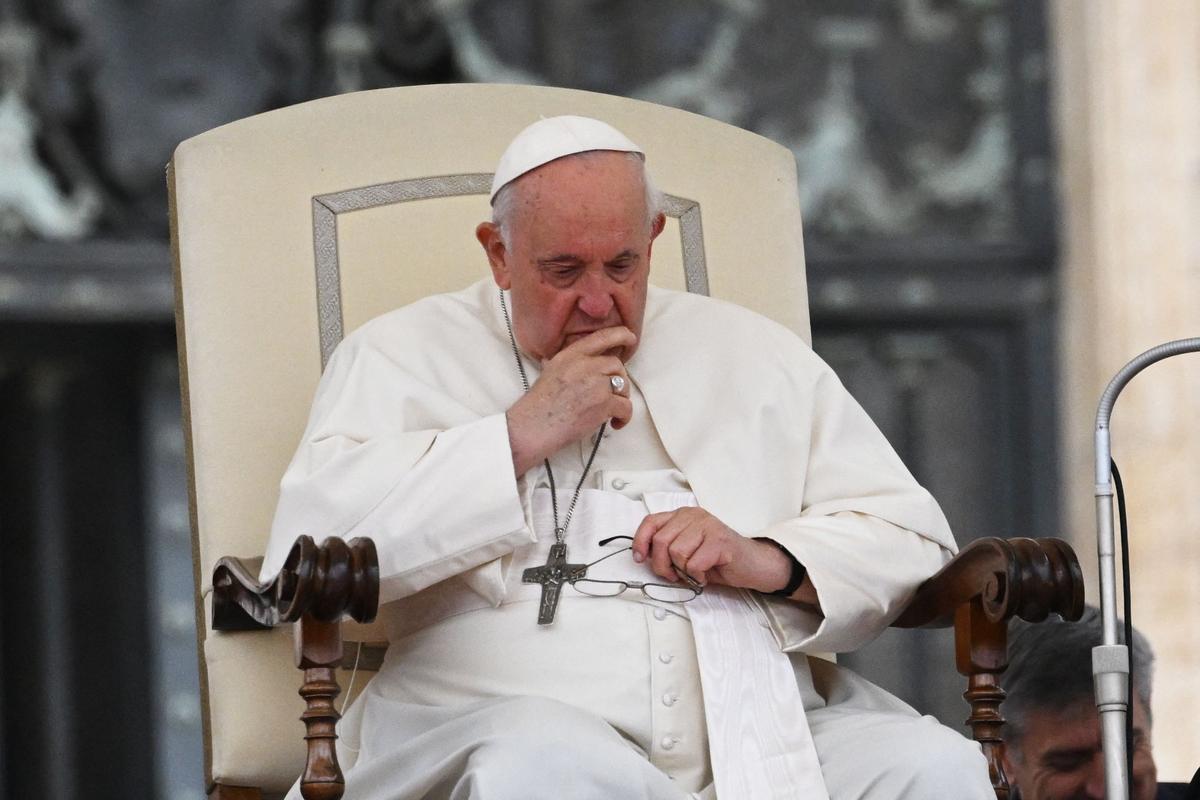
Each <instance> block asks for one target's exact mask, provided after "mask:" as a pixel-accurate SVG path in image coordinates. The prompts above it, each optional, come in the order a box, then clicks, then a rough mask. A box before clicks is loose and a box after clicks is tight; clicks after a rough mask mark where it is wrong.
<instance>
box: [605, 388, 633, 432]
mask: <svg viewBox="0 0 1200 800" xmlns="http://www.w3.org/2000/svg"><path fill="white" fill-rule="evenodd" d="M610 410H611V412H612V413H611V414H609V419H610V420H611V422H610V423H609V424H610V425H612V429H613V430H614V431H619V430H621V428H624V427H625V426H626V425H628V424H629V420H631V419H633V401H632V400H630V399H629V398H628V397H622V396H621V395H616V394H615V395H613V399H612V403H611V404H610Z"/></svg>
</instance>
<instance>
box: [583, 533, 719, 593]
mask: <svg viewBox="0 0 1200 800" xmlns="http://www.w3.org/2000/svg"><path fill="white" fill-rule="evenodd" d="M617 539H628V540H629V541H631V542H632V541H633V537H632V536H610V537H609V538H607V539H601V540H600V546H601V547H603V546H604V545H606V544H609V543H610V542H615V541H616V540H617ZM632 549H633V547H632V546H630V547H623V548H621V549H620V550H614V551H613V552H611V553H609V554H608V555H606V556H602V557H600V558H598V559H596V560H595V561H593V562H592V563H591V564H588V565H587V567H593V566H595V565H596V564H599V563H600V562H601V561H603V560H604V559H606V558H612V557H613V556H616V555H620V554H621V553H624V552H625V551H626V550H632ZM671 567H672V568H673V569H674V570H675V574H676V575H678V576H679V580H681V581H683V583H682V584H678V583H643V582H642V581H601V580H595V579H594V578H579V579H577V580H573V581H570V584H571V586H573V587H575V591H577V592H579V593H580V594H586V595H588V596H590V597H616V596H617V595H619V594H621V593H622V592H624V591H625V590H626V589H639V590H641V592H642V594H644V595H646V597H649V598H650V599H651V600H658V601H659V602H662V603H686V602H687V601H689V600H695V599H696V597H697V596H698V595H699V594H700V593H701V592H703V591H704V587H703V586H701V585H700V584H699V583H698V582H697V581H696V579H695V578H693V577H692V576H691V575H688V574H687V573H686V572H684V571H683V570H681V569H680V568H679V567H677V566H675V565H674V564H672V565H671ZM585 569H586V567H585ZM584 574H586V572H585V573H584Z"/></svg>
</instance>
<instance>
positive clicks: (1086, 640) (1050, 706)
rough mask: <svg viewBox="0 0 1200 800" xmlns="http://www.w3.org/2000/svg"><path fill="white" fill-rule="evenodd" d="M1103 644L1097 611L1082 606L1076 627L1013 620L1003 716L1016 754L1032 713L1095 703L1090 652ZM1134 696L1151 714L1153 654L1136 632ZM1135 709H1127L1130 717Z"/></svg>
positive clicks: (1056, 621) (1006, 735)
mask: <svg viewBox="0 0 1200 800" xmlns="http://www.w3.org/2000/svg"><path fill="white" fill-rule="evenodd" d="M1102 643H1103V628H1102V621H1101V617H1100V610H1099V609H1098V608H1096V607H1095V606H1086V607H1084V610H1083V616H1082V617H1081V618H1080V620H1079V621H1078V622H1067V621H1065V620H1063V619H1060V618H1058V617H1054V618H1051V619H1047V620H1046V621H1045V622H1039V623H1036V624H1031V623H1028V622H1025V621H1023V620H1019V619H1014V620H1013V621H1012V624H1011V625H1010V626H1009V639H1008V661H1009V665H1008V670H1007V671H1006V672H1005V673H1004V678H1003V681H1002V683H1003V686H1004V690H1005V691H1006V692H1007V694H1008V696H1007V697H1006V698H1005V700H1004V705H1003V707H1002V711H1003V713H1004V716H1005V717H1006V718H1007V721H1008V724H1007V725H1006V726H1005V730H1004V738H1005V741H1006V742H1008V744H1009V745H1010V746H1012V747H1016V748H1017V751H1018V753H1019V752H1020V742H1021V739H1022V737H1023V736H1024V735H1025V731H1026V727H1025V726H1026V720H1027V719H1028V716H1029V714H1030V713H1031V712H1035V711H1051V712H1062V711H1065V710H1067V709H1069V708H1072V707H1074V706H1077V705H1078V704H1079V703H1081V702H1086V703H1089V704H1091V703H1094V702H1095V700H1094V694H1093V688H1092V687H1093V679H1092V648H1093V647H1095V646H1096V645H1099V644H1102ZM1130 651H1131V656H1130V658H1131V660H1132V664H1133V681H1134V687H1133V688H1134V692H1135V694H1136V695H1137V697H1138V699H1139V700H1141V702H1142V704H1143V705H1144V706H1145V708H1146V714H1147V719H1149V713H1150V686H1151V681H1152V678H1153V671H1154V651H1153V650H1151V649H1150V642H1148V641H1147V640H1146V637H1145V636H1143V635H1142V634H1141V633H1140V632H1139V631H1138V630H1137V629H1136V628H1135V629H1134V631H1133V646H1132V647H1131V648H1130ZM1132 711H1133V709H1130V713H1132Z"/></svg>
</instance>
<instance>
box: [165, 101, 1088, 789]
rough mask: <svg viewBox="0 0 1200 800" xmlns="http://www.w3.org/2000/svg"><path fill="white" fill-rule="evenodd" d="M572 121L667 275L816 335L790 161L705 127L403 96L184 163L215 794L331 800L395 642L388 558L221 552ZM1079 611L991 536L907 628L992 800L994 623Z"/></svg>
mask: <svg viewBox="0 0 1200 800" xmlns="http://www.w3.org/2000/svg"><path fill="white" fill-rule="evenodd" d="M562 113H580V114H586V115H590V116H595V117H599V118H602V119H605V120H607V121H609V122H611V123H613V124H615V125H616V126H617V127H619V128H621V129H622V130H623V131H625V132H626V133H627V134H629V135H630V137H631V138H633V139H634V140H635V141H637V142H639V144H641V145H642V146H643V147H645V148H646V150H647V152H648V156H649V163H650V164H651V166H652V169H653V171H654V175H655V179H656V181H657V182H658V184H659V186H660V187H661V188H662V189H663V190H664V191H665V192H666V193H667V194H668V215H669V222H668V228H667V231H666V232H665V233H664V235H663V236H662V237H660V239H659V240H658V242H657V243H656V245H655V250H654V258H655V260H654V270H653V273H652V281H653V282H654V283H656V284H658V285H661V286H666V287H668V288H677V289H687V290H690V291H697V292H705V293H710V294H712V295H714V296H718V297H722V298H724V299H727V300H730V301H733V302H735V303H739V304H741V305H744V306H747V307H750V308H753V309H755V310H757V311H759V312H760V313H763V314H765V315H766V316H769V317H772V318H774V319H775V320H777V321H778V322H780V323H782V324H784V325H787V326H789V327H790V328H792V329H793V330H795V331H796V332H797V333H799V334H800V335H802V336H804V337H805V338H806V339H807V338H808V312H807V295H806V290H805V282H804V258H803V244H802V238H801V226H800V209H799V202H798V192H797V187H796V174H795V163H794V160H793V158H792V155H791V153H790V152H789V151H787V150H785V149H784V148H782V147H780V146H778V145H776V144H774V143H772V142H770V141H768V140H766V139H763V138H762V137H759V136H756V135H754V134H751V133H748V132H746V131H742V130H739V129H736V128H733V127H731V126H728V125H724V124H722V123H718V122H715V121H713V120H709V119H706V118H703V117H699V116H696V115H694V114H690V113H687V112H683V111H679V110H676V109H671V108H665V107H661V106H656V105H653V104H650V103H644V102H640V101H633V100H628V99H623V98H617V97H611V96H607V95H598V94H593V93H588V92H578V91H572V90H564V89H550V88H536V87H517V86H487V85H461V86H428V87H406V88H397V89H384V90H378V91H372V92H361V93H356V94H351V95H342V96H338V97H331V98H327V99H323V100H318V101H314V102H311V103H305V104H301V105H298V106H293V107H290V108H285V109H280V110H278V111H272V112H269V113H266V114H261V115H258V116H255V117H251V118H249V119H245V120H241V121H239V122H235V123H232V124H230V125H226V126H224V127H221V128H217V129H215V130H213V131H209V132H208V133H205V134H202V135H200V136H197V137H195V138H193V139H189V140H188V141H186V142H184V143H183V144H181V145H180V146H179V148H178V150H177V151H176V153H175V156H174V158H173V159H172V161H171V164H170V166H169V168H168V182H169V185H170V194H171V220H172V249H173V256H174V262H175V270H176V288H177V304H176V311H177V321H178V341H179V354H180V362H181V367H182V381H183V398H184V408H185V412H184V421H185V426H186V430H187V441H188V455H189V459H188V460H189V469H190V475H189V477H190V488H191V513H192V530H193V537H194V542H195V547H194V552H195V564H196V585H197V623H198V624H197V629H198V638H199V648H200V653H201V690H202V695H203V702H202V709H203V719H204V728H205V742H206V748H205V749H206V752H205V764H206V773H207V778H208V790H209V793H210V796H212V797H222V798H234V797H237V798H257V797H262V796H272V795H276V794H281V793H282V792H283V791H285V790H286V789H287V787H289V786H290V785H291V784H292V783H293V782H294V781H295V779H296V776H297V775H300V774H301V773H302V772H303V775H304V784H305V792H306V796H308V797H320V798H335V797H339V796H340V794H341V776H340V771H339V769H338V766H337V763H336V758H335V755H334V751H333V740H334V730H333V726H334V722H335V721H336V719H337V711H336V708H335V697H336V696H337V695H338V694H339V691H340V690H339V684H342V685H345V682H346V675H345V674H344V668H345V667H346V666H352V665H353V664H355V663H357V666H358V670H359V671H360V672H361V671H364V670H367V671H369V670H370V669H371V668H373V667H374V668H377V666H378V660H379V657H380V652H381V647H382V646H370V647H363V646H361V645H360V644H358V643H359V642H381V641H382V640H383V639H384V638H385V637H384V636H383V634H382V633H381V632H380V629H379V628H378V626H376V627H374V628H372V627H371V626H370V625H369V624H368V623H370V622H371V621H372V620H373V619H374V617H375V614H376V611H377V606H378V583H379V575H378V566H377V561H376V558H375V552H374V546H373V545H372V544H371V542H370V541H368V540H363V539H360V540H355V541H352V542H349V543H343V542H341V541H339V540H326V541H324V542H321V543H320V544H319V545H318V544H315V543H313V542H312V541H311V540H310V539H307V538H305V537H302V536H299V535H300V534H303V533H304V532H303V531H297V534H298V539H297V543H296V546H295V547H294V549H293V550H292V553H291V555H290V557H289V559H288V562H287V566H286V568H285V570H284V571H283V573H281V575H280V576H279V577H278V578H277V579H276V580H274V581H273V582H271V583H270V584H269V585H265V586H264V585H259V583H258V581H257V577H256V576H257V563H256V561H255V560H249V559H247V560H240V559H237V558H227V557H225V556H227V555H228V554H231V553H232V554H242V555H254V554H259V553H261V552H262V551H263V549H264V547H265V543H266V536H267V531H268V530H269V528H270V522H271V515H272V512H273V509H274V504H275V501H276V498H277V496H278V481H279V478H280V476H281V475H282V474H283V471H284V468H285V467H286V465H287V463H288V460H289V458H290V457H291V454H292V452H293V450H294V448H295V446H296V444H297V442H298V440H299V436H300V434H301V432H302V430H303V428H304V423H305V419H306V417H307V413H308V408H309V404H310V402H311V398H312V395H313V391H314V389H315V387H316V383H317V380H318V378H319V377H320V372H321V369H322V366H323V364H324V362H325V359H326V358H327V357H328V355H329V353H330V352H332V350H333V348H334V347H335V346H336V345H337V343H338V342H339V341H340V340H341V338H342V336H343V335H344V334H345V333H346V332H348V331H350V330H352V329H354V328H356V327H357V326H358V325H361V324H362V323H363V322H365V321H366V320H368V319H370V318H372V317H374V316H376V315H378V314H380V313H383V312H384V311H387V310H389V309H391V308H394V307H397V306H400V305H403V304H405V303H407V302H410V301H412V300H414V299H417V298H419V297H422V296H425V295H427V294H430V293H432V292H436V291H448V290H453V289H458V288H461V287H463V286H465V285H467V284H468V283H470V282H472V281H474V280H476V279H478V278H479V277H481V276H483V275H484V274H486V273H485V270H486V264H485V262H484V259H483V257H482V254H481V253H480V252H479V251H478V245H477V243H476V242H475V240H474V236H473V229H474V225H475V224H476V223H477V222H478V221H480V220H482V219H485V218H486V217H487V216H488V214H489V208H488V204H487V189H488V185H489V181H490V174H489V170H490V169H492V167H493V166H494V164H495V162H496V160H497V158H498V157H499V155H500V152H501V151H502V150H503V148H504V146H505V145H506V144H507V141H508V140H509V139H510V138H511V136H512V135H513V134H514V133H515V132H516V131H518V130H520V129H521V128H522V127H524V126H525V125H526V124H528V123H529V122H531V121H533V120H535V119H537V118H538V117H539V115H544V116H550V115H553V114H562ZM747 209H752V212H750V213H748V212H747ZM748 265H752V266H753V269H750V268H749V267H748ZM210 579H211V580H210ZM1081 607H1082V580H1081V578H1080V571H1079V566H1078V563H1077V561H1076V559H1075V556H1074V554H1073V553H1072V552H1071V550H1070V548H1069V547H1067V545H1065V544H1064V543H1062V542H1059V541H1057V540H1039V541H1036V542H1035V541H1033V540H1028V539H1022V540H1009V541H1004V540H996V539H992V540H984V541H979V542H975V543H973V544H972V545H971V546H970V547H968V548H966V549H964V551H963V552H962V553H961V554H960V555H959V557H958V558H957V559H955V561H954V562H952V563H951V564H950V565H948V566H947V567H946V568H945V569H944V570H943V571H942V572H941V573H939V574H938V575H937V576H935V577H934V578H932V579H930V580H929V581H928V582H927V583H926V584H925V586H923V587H922V589H921V591H920V593H919V594H918V596H917V598H916V600H915V601H914V602H913V604H912V605H911V607H910V608H908V609H907V610H906V611H905V613H904V614H903V615H902V616H901V618H900V620H899V621H898V622H897V623H896V624H897V625H899V626H903V627H916V626H939V625H949V624H953V625H954V626H955V629H956V640H957V642H958V645H957V650H958V656H957V661H958V668H959V671H960V672H962V673H963V674H965V675H967V676H968V679H969V682H968V691H967V694H966V696H967V699H968V701H969V702H970V704H971V708H972V712H971V724H972V726H973V729H974V732H975V736H976V738H977V739H979V740H980V741H981V742H982V743H983V745H984V748H985V750H986V751H987V753H988V758H989V761H990V762H991V765H992V770H993V780H994V783H995V784H996V786H997V794H998V796H1000V797H1005V796H1006V795H1007V789H1006V782H1005V780H1004V776H1003V774H1002V772H1001V769H1000V760H999V750H998V748H999V746H1000V745H999V731H1000V727H1001V724H1002V723H1001V719H1000V715H999V711H998V707H999V703H1000V700H1001V699H1002V697H1003V692H1002V691H1001V690H1000V688H999V682H998V678H997V676H998V674H999V673H1000V672H1001V671H1002V670H1003V668H1004V666H1005V623H1006V621H1007V619H1008V618H1010V617H1011V616H1014V615H1016V616H1021V617H1023V618H1025V619H1030V620H1039V619H1042V618H1044V617H1045V616H1046V615H1047V614H1048V613H1051V612H1057V613H1060V614H1063V615H1065V616H1067V617H1073V616H1077V615H1078V614H1079V613H1080V610H1081ZM345 617H349V618H350V619H351V620H354V621H355V622H344V621H343V619H344V618H345ZM293 638H294V643H293V641H292V639H293ZM296 665H298V666H299V667H300V668H301V669H303V670H304V679H303V684H302V687H301V689H300V692H299V694H300V695H301V696H302V697H297V696H296V694H295V688H294V687H295V685H296V683H297V681H296V680H295V678H294V677H292V676H294V675H295V673H294V672H293V671H292V670H293V668H294V666H296ZM339 669H341V670H342V671H343V674H341V675H340V676H339ZM363 682H364V681H363V680H361V679H360V680H358V681H356V684H357V688H361V684H362V683H363ZM296 717H303V719H304V722H305V725H306V730H307V736H306V737H305V738H306V739H307V742H308V744H307V748H306V747H304V746H302V745H301V744H300V742H301V738H300V735H299V726H296V724H295V719H296ZM290 730H295V731H296V736H294V737H293V736H291V735H289V734H286V733H283V732H285V731H290ZM306 750H307V753H306ZM306 758H307V764H306Z"/></svg>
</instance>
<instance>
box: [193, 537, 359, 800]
mask: <svg viewBox="0 0 1200 800" xmlns="http://www.w3.org/2000/svg"><path fill="white" fill-rule="evenodd" d="M261 562H262V560H261V559H245V560H243V559H239V558H232V557H226V558H222V559H221V560H220V561H218V562H217V566H216V568H215V569H214V570H213V630H218V631H246V630H262V629H265V628H272V627H274V626H276V625H280V624H284V623H289V622H291V623H299V627H298V630H297V633H296V637H295V638H296V666H297V667H299V668H300V669H302V670H304V683H303V685H302V686H301V687H300V696H301V697H303V698H304V701H305V705H306V709H305V711H304V714H303V715H301V717H300V718H301V720H302V721H303V722H304V726H305V736H304V738H305V741H306V742H307V747H308V758H307V762H306V764H305V767H304V774H303V776H302V777H301V779H300V793H301V794H302V795H303V796H304V797H305V798H306V800H338V798H340V797H341V796H342V792H343V790H344V789H345V781H344V779H343V777H342V770H341V767H340V766H339V765H338V761H337V753H336V752H335V749H334V745H335V743H336V741H337V734H336V732H335V729H334V726H335V725H336V724H337V720H338V716H339V715H338V713H337V709H336V707H335V706H334V699H335V698H336V697H337V696H338V694H340V693H341V688H340V687H339V686H338V683H337V677H336V673H335V671H334V670H335V669H336V668H337V666H338V665H339V664H340V663H341V662H342V656H343V654H342V634H341V627H340V623H341V619H342V618H343V617H345V616H349V617H350V618H352V619H353V620H355V621H356V622H362V623H367V622H371V621H373V620H374V619H375V613H376V611H377V610H378V608H379V557H378V555H377V553H376V551H375V543H374V542H372V541H371V540H370V539H365V538H357V539H351V540H350V542H349V543H347V542H344V541H342V540H341V539H338V538H336V537H331V538H328V539H326V540H324V541H323V542H321V544H320V546H317V545H316V544H315V543H314V542H313V540H312V538H311V537H309V536H301V537H300V538H298V539H297V540H296V544H295V545H293V546H292V550H291V552H290V553H289V554H288V557H287V559H286V560H285V561H284V565H283V568H282V569H281V570H280V573H279V575H278V576H276V577H275V578H274V579H273V580H271V581H268V582H266V583H260V582H259V581H258V577H257V575H258V568H259V566H260V565H261ZM226 788H229V789H230V790H232V787H220V786H218V787H216V790H217V792H218V793H217V795H215V796H217V797H222V796H231V797H235V796H236V797H240V796H241V795H222V794H220V792H221V791H224V790H225V789H226ZM246 796H247V797H252V796H253V795H246Z"/></svg>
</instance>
